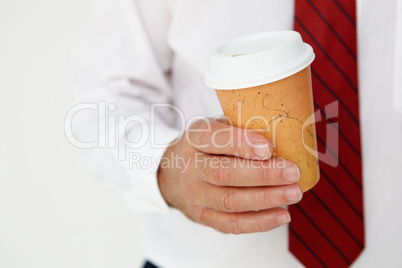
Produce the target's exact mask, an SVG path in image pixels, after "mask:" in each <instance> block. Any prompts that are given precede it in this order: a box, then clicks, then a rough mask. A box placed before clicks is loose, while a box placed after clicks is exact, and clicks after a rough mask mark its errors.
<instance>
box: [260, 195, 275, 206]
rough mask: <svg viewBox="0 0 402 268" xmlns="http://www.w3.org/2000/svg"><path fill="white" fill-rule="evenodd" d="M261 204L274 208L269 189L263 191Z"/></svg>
mask: <svg viewBox="0 0 402 268" xmlns="http://www.w3.org/2000/svg"><path fill="white" fill-rule="evenodd" d="M261 204H263V205H264V206H266V208H273V207H274V204H273V202H272V198H271V194H270V193H269V192H268V191H264V192H262V193H261Z"/></svg>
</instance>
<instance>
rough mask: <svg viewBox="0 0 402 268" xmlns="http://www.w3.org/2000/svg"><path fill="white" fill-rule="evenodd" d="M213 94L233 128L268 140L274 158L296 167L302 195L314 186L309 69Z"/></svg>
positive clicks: (315, 170) (315, 171)
mask: <svg viewBox="0 0 402 268" xmlns="http://www.w3.org/2000/svg"><path fill="white" fill-rule="evenodd" d="M215 91H216V94H217V95H218V98H219V102H220V104H221V106H222V109H223V112H224V114H225V116H227V117H229V118H230V119H231V120H232V122H233V124H234V126H236V127H241V128H248V129H253V130H255V131H258V132H260V133H261V134H263V135H264V136H266V137H267V138H269V139H270V140H271V142H272V144H273V148H274V152H273V156H274V157H276V158H280V157H282V158H285V159H287V160H290V161H292V162H294V163H296V164H297V165H298V166H299V168H300V172H301V178H300V181H299V185H300V186H301V188H302V190H303V192H305V191H308V190H309V189H311V188H312V187H313V186H314V185H315V184H317V182H318V180H319V177H320V172H319V166H318V159H317V141H316V132H315V124H314V106H313V96H312V87H311V73H310V66H308V67H306V68H305V69H303V70H301V71H299V72H297V73H295V74H293V75H291V76H289V77H286V78H284V79H281V80H279V81H275V82H272V83H268V84H264V85H261V86H255V87H249V88H243V89H233V90H227V89H226V90H219V89H216V90H215Z"/></svg>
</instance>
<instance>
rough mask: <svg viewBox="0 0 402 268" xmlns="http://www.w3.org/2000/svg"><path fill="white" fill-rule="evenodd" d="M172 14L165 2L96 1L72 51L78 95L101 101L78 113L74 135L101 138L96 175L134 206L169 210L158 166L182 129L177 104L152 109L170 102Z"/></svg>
mask: <svg viewBox="0 0 402 268" xmlns="http://www.w3.org/2000/svg"><path fill="white" fill-rule="evenodd" d="M169 16H170V15H169V10H168V8H167V6H166V3H165V1H164V0H157V1H155V0H153V1H148V0H142V1H141V0H115V1H110V0H95V3H94V6H93V8H92V11H91V14H90V15H89V18H88V20H87V22H86V24H85V26H84V27H83V29H82V31H81V33H80V34H79V36H78V38H77V40H76V42H75V44H74V46H73V50H72V54H73V55H72V61H73V63H72V66H73V69H72V75H73V77H72V84H73V85H72V86H73V88H74V92H75V96H76V100H77V101H78V103H81V104H82V103H87V104H96V106H95V107H96V109H95V108H94V109H84V108H83V109H81V110H79V111H78V112H76V113H75V116H74V120H73V122H72V126H73V133H74V137H75V138H76V139H77V140H79V141H82V142H84V141H85V142H89V141H96V148H93V149H91V150H90V151H91V153H92V155H93V158H92V159H93V163H94V165H93V166H94V168H95V170H96V173H95V174H97V175H96V176H99V177H101V178H103V179H104V180H106V182H107V183H108V184H110V185H112V186H113V187H114V188H116V189H118V190H119V192H120V193H121V196H122V197H123V198H124V199H125V201H126V204H127V206H128V207H129V208H130V209H131V210H132V211H147V212H162V213H166V212H169V207H168V205H167V204H166V202H165V201H164V199H163V197H162V195H161V193H160V191H159V187H158V182H157V169H158V166H159V163H160V160H161V157H162V156H163V154H164V152H165V150H166V148H167V146H168V145H169V143H170V142H172V141H173V140H174V139H175V138H177V137H178V136H179V134H180V131H179V130H178V129H176V128H174V127H173V123H172V122H173V120H174V112H173V110H172V109H168V108H163V109H162V108H160V107H159V108H157V109H152V108H153V107H152V106H153V104H169V103H170V102H171V94H172V89H171V88H170V83H169V71H170V66H171V59H172V52H171V50H170V49H169V47H168V45H167V41H166V40H167V30H168V25H169V20H170V18H169ZM83 107H85V106H83Z"/></svg>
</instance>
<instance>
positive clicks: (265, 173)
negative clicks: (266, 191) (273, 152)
mask: <svg viewBox="0 0 402 268" xmlns="http://www.w3.org/2000/svg"><path fill="white" fill-rule="evenodd" d="M258 169H259V170H258V176H257V182H258V184H259V185H266V184H267V182H268V180H269V177H270V174H271V170H270V169H269V168H265V167H263V166H261V167H259V168H258Z"/></svg>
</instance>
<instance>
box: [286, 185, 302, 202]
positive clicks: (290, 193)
mask: <svg viewBox="0 0 402 268" xmlns="http://www.w3.org/2000/svg"><path fill="white" fill-rule="evenodd" d="M285 197H286V199H287V200H288V201H289V202H299V201H300V200H301V198H302V192H301V191H300V188H299V187H291V188H289V189H287V190H286V191H285Z"/></svg>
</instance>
